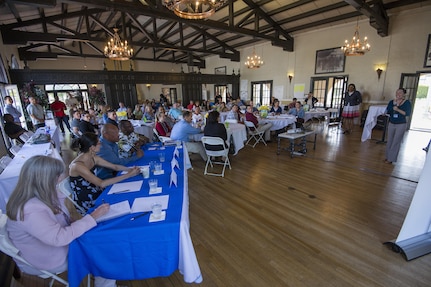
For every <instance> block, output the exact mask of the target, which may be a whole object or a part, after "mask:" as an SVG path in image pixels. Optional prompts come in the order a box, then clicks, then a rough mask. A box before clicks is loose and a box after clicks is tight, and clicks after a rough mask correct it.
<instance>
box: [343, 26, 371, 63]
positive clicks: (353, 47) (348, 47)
mask: <svg viewBox="0 0 431 287" xmlns="http://www.w3.org/2000/svg"><path fill="white" fill-rule="evenodd" d="M370 48H371V46H370V44H368V38H367V37H364V40H362V41H361V38H360V37H359V25H358V23H356V29H355V33H354V34H353V38H352V41H351V42H350V43H349V41H347V40H346V41H344V46H342V47H341V50H343V52H344V55H346V56H362V55H364V54H365V53H366V52H368V51H370Z"/></svg>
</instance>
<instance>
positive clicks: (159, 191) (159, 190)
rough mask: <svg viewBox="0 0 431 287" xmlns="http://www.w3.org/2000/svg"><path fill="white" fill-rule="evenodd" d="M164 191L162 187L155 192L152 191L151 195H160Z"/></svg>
mask: <svg viewBox="0 0 431 287" xmlns="http://www.w3.org/2000/svg"><path fill="white" fill-rule="evenodd" d="M162 191H163V188H162V187H161V186H159V187H158V188H156V189H155V190H154V191H151V189H150V192H149V194H159V193H162Z"/></svg>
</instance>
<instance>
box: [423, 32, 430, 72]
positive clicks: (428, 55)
mask: <svg viewBox="0 0 431 287" xmlns="http://www.w3.org/2000/svg"><path fill="white" fill-rule="evenodd" d="M430 49H431V34H429V35H428V42H427V50H426V54H425V61H424V68H429V67H431V50H430Z"/></svg>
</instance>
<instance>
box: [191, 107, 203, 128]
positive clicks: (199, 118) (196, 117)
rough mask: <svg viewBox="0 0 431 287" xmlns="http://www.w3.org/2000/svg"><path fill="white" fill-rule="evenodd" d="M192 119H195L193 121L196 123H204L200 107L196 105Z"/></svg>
mask: <svg viewBox="0 0 431 287" xmlns="http://www.w3.org/2000/svg"><path fill="white" fill-rule="evenodd" d="M192 120H193V123H195V124H202V122H203V120H204V118H203V117H202V115H201V108H200V107H195V110H194V111H193V116H192Z"/></svg>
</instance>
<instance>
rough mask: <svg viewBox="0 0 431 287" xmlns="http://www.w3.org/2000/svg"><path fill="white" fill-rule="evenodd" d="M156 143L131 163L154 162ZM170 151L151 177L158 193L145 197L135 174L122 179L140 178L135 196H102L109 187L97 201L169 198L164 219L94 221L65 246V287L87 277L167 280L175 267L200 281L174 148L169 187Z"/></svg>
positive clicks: (184, 174) (184, 181)
mask: <svg viewBox="0 0 431 287" xmlns="http://www.w3.org/2000/svg"><path fill="white" fill-rule="evenodd" d="M155 145H156V144H149V145H147V146H146V147H145V156H144V157H143V158H142V159H140V160H138V161H137V162H135V163H134V164H135V165H139V166H142V165H147V164H148V163H149V162H150V161H158V153H159V152H161V150H149V149H154V147H155ZM174 150H175V147H166V149H165V150H163V152H165V155H166V161H165V162H164V163H163V169H164V172H165V173H164V174H163V175H153V174H152V173H151V175H150V178H157V179H158V186H159V187H160V186H161V187H162V188H163V192H162V193H160V194H157V195H149V186H148V179H144V178H143V177H142V175H138V176H135V177H132V178H130V179H127V180H126V181H136V180H143V181H144V182H143V184H142V187H141V190H140V191H139V192H129V193H121V194H111V195H108V194H107V193H108V192H109V190H110V188H111V187H108V188H106V189H105V191H104V192H103V194H102V195H101V196H100V197H99V198H98V202H97V204H96V206H97V205H98V204H101V202H102V200H104V201H105V202H108V203H111V204H113V203H117V202H120V201H124V200H128V201H129V203H130V206H132V204H133V201H134V199H135V198H138V197H148V196H159V195H167V194H168V195H169V203H168V209H167V210H166V219H165V220H164V221H159V222H152V223H150V222H149V216H150V214H147V215H145V216H143V217H140V218H138V219H136V220H134V221H131V220H130V219H131V218H132V217H133V216H136V215H137V213H134V214H128V215H125V216H122V217H119V218H116V219H111V220H108V221H105V222H102V223H99V224H98V226H97V227H95V228H94V229H92V230H90V231H88V232H87V233H85V234H84V235H82V236H81V237H79V238H77V239H76V240H74V241H73V242H72V243H71V244H70V248H69V268H68V279H69V284H70V286H71V287H75V286H78V285H79V283H80V282H81V280H82V279H83V278H84V277H85V276H86V275H87V274H93V275H95V276H101V277H104V278H110V279H117V280H139V279H146V278H153V277H160V276H169V275H171V274H172V273H173V272H174V271H175V270H177V269H179V270H180V272H181V273H183V274H184V280H185V281H186V282H197V283H199V282H201V281H202V277H201V274H200V269H199V265H198V263H197V259H196V255H195V252H194V248H193V245H192V243H191V238H190V234H189V220H188V193H187V187H188V184H187V171H186V168H185V166H184V154H183V150H182V149H180V150H179V151H180V153H179V154H180V157H179V159H178V162H179V165H180V169H177V168H176V172H177V175H178V183H177V186H176V187H175V186H174V185H173V186H172V187H169V180H170V174H171V160H172V157H173V156H174Z"/></svg>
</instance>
